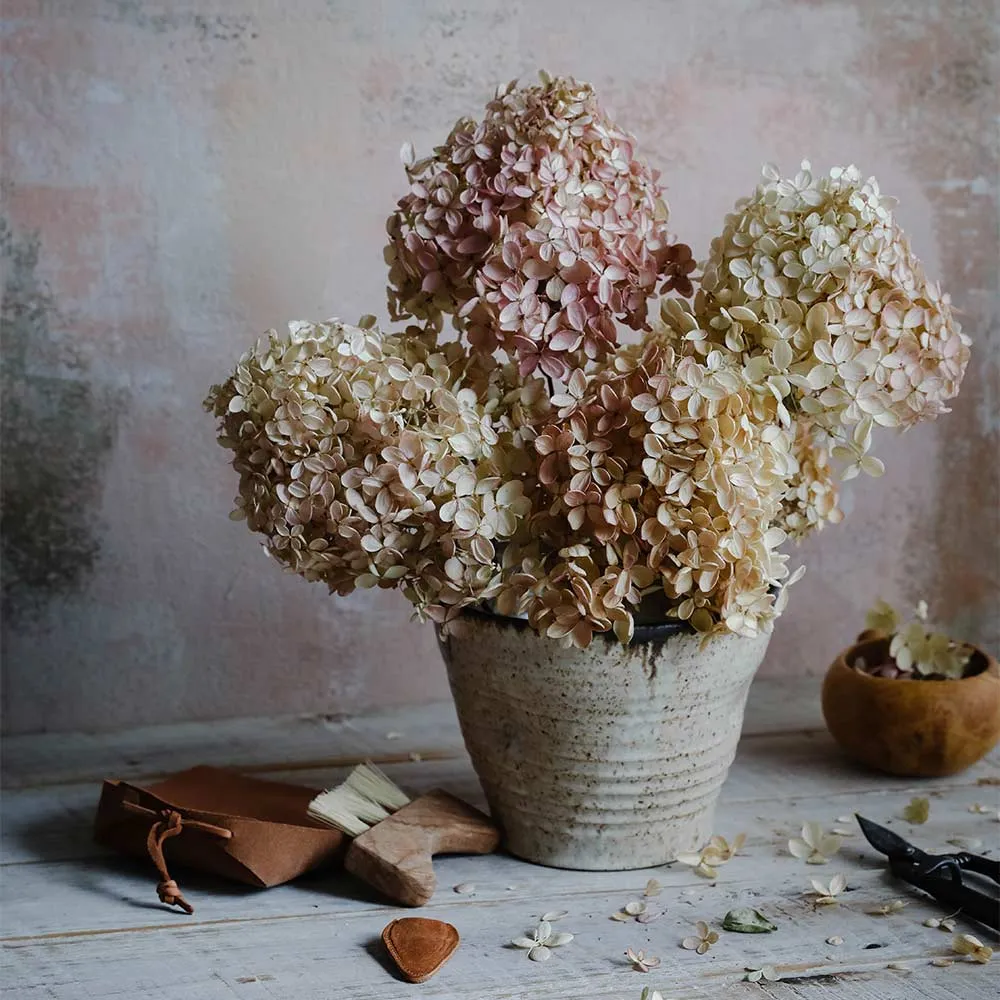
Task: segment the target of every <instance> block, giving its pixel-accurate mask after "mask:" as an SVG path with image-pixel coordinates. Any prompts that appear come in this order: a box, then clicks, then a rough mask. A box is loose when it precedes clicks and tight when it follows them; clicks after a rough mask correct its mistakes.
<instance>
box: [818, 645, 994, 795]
mask: <svg viewBox="0 0 1000 1000" xmlns="http://www.w3.org/2000/svg"><path fill="white" fill-rule="evenodd" d="M862 638H863V637H862ZM858 656H863V657H864V658H865V659H866V660H867V662H868V663H880V662H883V661H884V660H885V659H887V658H888V640H887V639H883V638H876V639H868V640H867V641H862V642H858V643H857V644H856V645H854V646H851V647H850V648H849V649H846V650H844V652H843V653H841V654H840V656H838V657H837V659H836V660H834V662H833V665H832V666H831V667H830V669H829V670H828V671H827V674H826V678H825V680H824V681H823V716H824V717H825V719H826V724H827V727H828V728H829V730H830V732H831V734H832V735H833V738H834V739H835V740H836V741H837V742H838V743H839V744H840V746H841V747H842V748H843V749H844V750H846V751H847V753H848V754H850V756H851V757H853V758H854V759H855V760H857V761H859V762H860V763H862V764H867V765H868V766H869V767H871V768H874V769H875V770H877V771H887V772H888V773H889V774H899V775H906V776H916V777H923V778H933V777H939V776H941V775H945V774H955V773H956V772H958V771H964V770H965V768H967V767H969V766H971V765H972V764H975V762H976V761H977V760H979V759H980V758H981V757H983V756H984V755H985V754H987V753H989V751H990V750H992V749H993V747H994V746H996V744H997V741H998V739H1000V667H998V666H997V661H996V660H994V659H993V657H991V656H989V655H987V654H986V653H984V652H983V651H982V650H980V649H976V650H975V652H974V653H973V655H972V673H971V675H970V676H967V677H963V678H962V679H961V680H946V681H924V680H898V679H892V678H886V677H872V676H871V675H869V674H865V673H862V672H861V671H860V670H855V669H854V667H852V666H850V664H852V663H853V662H854V660H855V658H856V657H858Z"/></svg>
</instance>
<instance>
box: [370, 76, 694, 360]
mask: <svg viewBox="0 0 1000 1000" xmlns="http://www.w3.org/2000/svg"><path fill="white" fill-rule="evenodd" d="M404 164H405V166H406V172H407V176H408V178H409V181H410V189H409V191H408V192H407V194H406V195H404V197H403V198H402V199H400V202H399V205H398V206H397V208H396V211H395V212H394V213H393V215H391V216H390V217H389V220H388V226H387V228H388V233H389V245H388V247H387V250H386V258H387V261H388V263H389V307H390V312H391V313H392V315H393V317H394V318H398V319H411V318H417V319H419V320H423V321H424V322H426V323H429V324H431V325H439V324H440V323H441V322H442V320H443V317H445V316H447V317H450V319H451V320H452V322H453V323H454V325H455V326H456V327H457V328H458V329H459V330H460V331H462V332H463V333H464V334H465V335H466V336H467V337H468V340H469V342H470V344H472V345H473V346H475V347H476V348H479V349H484V350H488V351H492V350H494V349H495V348H497V347H501V348H503V349H504V350H506V351H507V352H508V353H509V354H512V355H514V356H516V358H517V360H518V364H519V367H520V370H521V372H522V373H525V374H527V373H530V372H532V371H534V370H535V369H536V368H540V369H541V371H543V372H544V373H545V374H547V375H549V376H551V377H553V378H558V379H564V378H566V377H567V376H568V375H569V373H570V372H571V370H572V369H573V368H575V367H579V366H580V365H581V364H582V363H584V362H585V361H586V360H587V359H590V360H595V359H601V358H603V357H605V356H606V355H607V354H608V352H609V351H611V350H612V349H613V348H614V346H615V344H616V343H617V340H618V332H617V324H619V323H623V324H625V325H626V326H629V327H632V328H633V329H641V328H643V327H644V326H645V324H646V311H647V310H646V304H647V300H649V299H650V298H651V297H652V296H655V295H657V294H659V293H660V292H662V291H667V290H670V289H676V290H677V291H679V292H681V293H682V294H686V295H690V294H691V293H692V285H691V281H690V278H689V275H690V273H691V272H692V271H693V270H694V267H695V264H694V261H693V260H692V257H691V251H690V249H688V248H687V247H686V246H683V245H682V244H676V243H671V240H670V237H669V235H668V232H667V215H668V213H667V204H666V202H665V201H664V199H663V195H662V192H661V191H660V188H659V185H658V184H657V173H656V171H654V170H652V169H650V167H649V166H648V165H647V164H646V163H645V162H644V161H643V160H642V159H640V158H639V156H638V155H637V153H636V142H635V139H634V137H633V136H631V135H630V134H629V133H627V132H625V131H623V130H622V129H621V128H620V127H619V126H618V125H616V124H615V122H614V121H612V119H611V118H609V117H608V115H607V114H606V113H605V111H604V110H603V109H602V107H601V106H600V104H599V103H598V101H597V98H596V97H595V95H594V92H593V90H592V89H591V87H590V86H589V85H588V84H584V83H577V82H576V81H575V80H572V79H566V78H551V77H548V76H547V75H545V74H542V79H541V83H539V84H537V85H534V86H528V87H518V86H516V85H515V84H514V83H511V84H509V85H508V86H507V87H503V88H500V89H499V90H498V92H497V94H496V97H495V98H494V99H493V100H492V101H491V102H490V103H489V104H488V105H487V107H486V113H485V115H484V117H483V120H482V121H480V122H476V121H474V120H472V119H468V118H463V119H461V120H460V121H459V122H457V123H456V125H455V127H454V128H453V129H452V131H451V134H450V135H449V136H448V138H447V140H446V141H445V143H444V144H443V145H441V146H438V147H437V148H436V149H435V150H434V152H433V154H432V155H431V156H429V157H427V158H425V159H422V160H418V161H416V162H413V161H412V160H411V152H410V150H409V148H408V147H407V148H404Z"/></svg>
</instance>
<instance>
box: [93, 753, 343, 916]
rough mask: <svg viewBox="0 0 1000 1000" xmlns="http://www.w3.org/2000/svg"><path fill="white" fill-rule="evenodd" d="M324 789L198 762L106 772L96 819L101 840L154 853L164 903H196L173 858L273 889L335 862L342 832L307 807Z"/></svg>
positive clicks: (127, 850)
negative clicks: (137, 776)
mask: <svg viewBox="0 0 1000 1000" xmlns="http://www.w3.org/2000/svg"><path fill="white" fill-rule="evenodd" d="M317 794H319V789H313V788H304V787H302V786H300V785H288V784H284V783H282V782H277V781H263V780H261V779H260V778H250V777H247V776H246V775H242V774H237V773H236V772H234V771H227V770H224V769H222V768H217V767H204V766H203V767H193V768H191V769H190V770H187V771H181V772H180V773H178V774H174V775H171V776H170V777H169V778H166V779H164V780H163V781H159V782H157V783H155V784H152V785H147V786H144V787H142V786H139V785H134V784H131V783H130V782H127V781H119V780H116V779H108V780H106V781H105V782H104V787H103V788H102V790H101V799H100V803H99V804H98V807H97V818H96V821H95V824H94V837H95V839H96V840H97V842H98V843H99V844H102V845H104V846H105V847H110V848H112V849H113V850H116V851H121V852H123V853H125V854H133V855H138V856H141V857H146V856H148V857H149V858H150V859H151V860H152V861H153V864H154V865H156V868H157V870H158V871H159V874H160V883H159V885H158V886H157V893H158V895H159V897H160V900H161V902H164V903H167V904H168V905H171V906H178V907H180V908H181V909H183V910H184V911H185V912H187V913H192V912H194V909H193V907H192V906H191V905H190V904H189V903H188V902H187V900H185V899H184V896H183V895H182V894H181V891H180V889H179V888H178V887H177V883H176V882H175V881H174V880H173V879H172V878H171V877H170V874H169V872H168V870H167V862H168V860H169V862H170V864H171V865H175V864H176V865H178V866H184V867H187V868H191V869H196V870H198V871H203V872H211V873H212V874H215V875H220V876H222V877H223V878H227V879H232V880H233V881H236V882H243V883H245V884H247V885H253V886H257V887H259V888H267V887H268V886H272V885H280V884H281V883H282V882H287V881H289V879H293V878H295V877H296V876H297V875H301V874H303V873H304V872H307V871H310V870H311V869H313V868H318V867H319V866H320V865H323V864H326V863H328V862H332V861H334V860H335V859H338V858H339V857H340V855H341V849H342V847H343V845H344V840H345V838H344V835H343V834H342V833H341V832H340V831H339V830H335V829H333V828H332V827H328V826H324V825H322V824H321V823H319V822H317V821H315V820H313V819H311V818H310V817H309V815H308V814H307V812H306V809H307V808H308V806H309V803H310V801H311V800H312V799H313V798H314V797H315V796H316V795H317Z"/></svg>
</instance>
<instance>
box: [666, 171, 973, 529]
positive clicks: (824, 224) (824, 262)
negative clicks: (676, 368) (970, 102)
mask: <svg viewBox="0 0 1000 1000" xmlns="http://www.w3.org/2000/svg"><path fill="white" fill-rule="evenodd" d="M892 206H893V200H892V199H890V198H886V197H885V196H883V195H882V194H881V193H880V191H879V187H878V184H877V182H876V181H875V180H874V178H869V179H868V180H862V177H861V174H860V173H859V171H858V170H857V168H856V167H853V166H851V167H846V168H840V167H835V168H834V169H832V170H831V171H830V173H829V174H828V175H826V176H815V175H814V174H813V173H812V171H811V169H810V166H809V164H808V162H804V163H803V164H802V169H801V170H800V171H799V173H798V174H796V175H795V177H793V178H785V177H782V176H780V174H779V173H778V171H777V170H776V169H775V168H774V167H772V166H770V165H769V166H766V167H765V168H764V180H763V182H762V183H761V184H760V185H758V187H757V189H756V191H755V192H754V194H753V195H752V196H751V197H750V198H747V199H744V200H743V201H741V202H738V203H737V206H736V210H735V211H734V212H733V213H732V214H731V215H729V216H728V217H727V218H726V223H725V228H724V230H723V233H722V234H721V235H720V236H719V237H718V238H716V239H715V240H714V241H713V243H712V248H711V252H710V254H709V258H708V260H707V262H706V263H705V268H704V275H703V278H702V281H701V289H700V290H699V293H698V295H697V296H696V298H695V302H694V308H693V310H692V319H691V321H690V323H689V328H688V329H686V330H685V331H684V334H683V335H684V336H685V338H686V340H687V341H688V342H689V343H690V344H692V345H693V346H694V348H695V349H696V350H697V351H699V352H700V353H701V354H702V355H706V354H708V352H710V351H712V350H718V349H720V348H721V349H725V350H728V351H730V352H731V353H732V354H733V355H735V356H736V357H738V358H740V359H741V361H742V362H743V364H744V366H745V368H746V371H747V373H748V377H749V378H750V379H751V381H753V382H754V383H755V384H757V385H758V386H759V389H760V391H761V392H762V393H770V394H772V395H773V396H774V398H775V400H776V403H777V405H776V409H775V414H776V419H777V421H778V422H779V423H781V424H782V425H783V426H789V425H791V424H792V423H796V424H798V429H797V430H796V441H797V446H796V453H797V456H798V459H799V464H800V470H799V473H798V474H797V475H796V476H795V477H793V480H792V484H791V495H790V496H789V504H788V508H787V511H786V518H785V521H784V525H783V526H784V527H785V528H786V529H787V530H788V531H789V533H790V534H793V535H796V536H801V535H802V534H804V533H805V532H806V531H808V530H809V529H811V528H812V527H820V526H821V525H822V524H823V522H824V521H837V520H839V518H840V512H839V509H838V507H837V503H836V486H835V478H837V479H850V478H851V477H853V476H855V475H857V474H858V472H862V471H863V472H866V473H868V474H870V475H880V474H881V473H882V471H883V466H882V463H881V462H880V461H879V460H878V459H877V458H875V457H874V456H873V455H871V454H870V448H871V432H872V429H873V427H874V426H876V425H881V426H885V427H893V428H898V429H906V428H908V427H910V426H912V425H913V424H915V423H917V422H918V421H920V420H924V419H928V418H933V417H936V416H937V415H938V414H941V413H945V412H947V408H946V405H945V404H946V403H947V402H948V400H950V399H951V398H953V397H954V396H955V395H956V394H957V392H958V389H959V386H960V384H961V381H962V377H963V375H964V372H965V368H966V365H967V363H968V358H969V343H970V341H969V338H968V337H967V336H966V335H965V334H964V333H962V331H961V327H960V326H959V324H958V322H957V320H956V319H955V318H954V316H953V314H952V309H951V303H950V299H949V297H948V296H947V295H945V294H943V293H942V292H941V290H940V289H939V287H938V286H937V285H936V284H935V283H934V282H932V281H930V280H928V279H927V277H926V276H925V274H924V271H923V268H922V266H921V264H920V261H919V260H918V259H917V258H916V256H915V255H914V254H913V252H912V251H911V249H910V246H909V242H908V240H907V239H906V236H905V234H904V233H903V231H902V230H901V229H900V227H899V226H898V224H897V223H896V222H895V220H894V218H893V214H892ZM830 458H833V459H836V460H837V462H838V463H839V468H840V470H841V471H840V472H839V473H838V474H837V475H836V477H834V475H833V474H832V473H831V471H830V465H829V460H830Z"/></svg>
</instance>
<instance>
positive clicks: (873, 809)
mask: <svg viewBox="0 0 1000 1000" xmlns="http://www.w3.org/2000/svg"><path fill="white" fill-rule="evenodd" d="M449 786H450V787H451V786H452V783H450V782H449ZM727 790H728V789H727ZM737 790H738V788H737V786H736V785H734V786H733V792H736V791H737ZM981 791H983V789H978V788H975V787H972V788H970V787H959V788H955V789H952V790H947V791H944V790H941V791H939V792H938V793H937V794H932V796H931V801H932V807H931V818H930V820H929V821H928V822H927V823H926V824H924V825H923V826H922V827H919V828H913V827H911V826H910V825H909V824H907V823H905V822H904V821H902V820H900V819H899V816H900V814H901V812H902V809H903V806H904V805H905V804H906V802H907V801H908V800H909V798H910V790H909V789H899V790H895V791H891V790H881V789H880V790H870V791H868V792H864V793H852V794H850V795H844V796H830V795H828V794H819V795H817V794H812V795H804V796H801V797H797V798H795V799H794V800H789V799H773V800H766V799H764V798H760V797H756V798H737V797H734V795H733V794H726V792H724V794H723V798H722V801H721V803H720V806H719V810H718V814H717V822H716V829H717V830H719V831H720V832H721V833H723V834H724V835H726V836H729V837H732V836H733V835H735V834H736V833H737V832H740V831H745V832H746V833H747V834H748V838H747V845H746V848H745V853H744V855H743V856H740V857H739V858H737V859H735V860H734V861H733V862H731V863H730V864H729V865H728V866H726V867H725V868H723V869H722V870H721V881H720V886H719V887H718V888H720V889H721V891H722V892H723V893H726V894H732V893H738V892H741V891H744V890H746V891H750V890H754V889H756V888H760V889H761V891H763V890H764V888H765V887H766V891H767V892H768V893H772V894H774V895H775V896H776V897H788V898H795V899H798V898H799V897H800V894H801V893H802V892H803V891H804V890H806V889H808V888H809V881H808V880H809V878H810V877H825V878H827V879H829V877H830V876H831V875H832V874H835V873H836V872H838V871H842V872H844V874H846V875H847V876H848V879H849V881H850V882H851V884H852V886H854V887H856V888H857V889H858V890H859V891H860V890H861V889H863V888H865V889H871V887H872V886H874V887H875V888H876V889H877V891H878V892H880V893H882V894H883V895H884V894H885V893H886V892H887V891H889V890H887V889H886V886H885V884H884V880H883V878H882V872H883V866H882V864H881V862H880V861H878V860H877V859H876V857H875V856H874V855H873V854H872V853H871V852H870V851H868V850H867V847H866V845H864V843H863V841H862V839H861V838H860V836H854V837H852V838H848V839H846V840H845V845H844V848H843V849H842V851H841V853H840V854H839V855H837V856H836V858H834V859H833V860H832V861H831V863H830V865H828V866H826V867H823V868H820V867H814V866H805V865H803V864H802V863H801V862H800V861H797V860H796V859H794V858H792V857H791V856H790V855H789V854H788V851H787V840H788V837H789V836H790V835H795V834H797V832H798V828H799V827H800V826H801V824H802V823H803V821H805V820H817V821H821V822H823V823H825V824H826V825H827V826H828V827H832V826H834V825H836V820H837V817H838V816H840V815H842V814H846V813H850V812H852V811H854V810H858V811H862V812H864V813H866V814H868V815H871V816H872V817H873V818H877V819H879V820H881V821H883V822H888V823H889V824H891V825H893V826H896V827H897V828H898V829H900V830H901V831H902V832H904V833H905V834H906V835H908V836H911V837H913V839H915V840H917V841H918V842H920V843H923V844H926V845H928V846H929V847H934V848H935V849H946V843H945V842H946V840H947V839H948V838H949V837H954V836H959V835H961V836H965V837H978V838H979V839H981V840H982V841H983V844H984V846H983V849H984V850H986V851H989V850H996V849H998V848H1000V824H997V823H996V822H993V821H991V820H990V819H989V817H986V816H981V815H977V814H973V813H970V812H968V806H969V805H971V804H972V803H973V802H974V801H976V800H977V796H978V797H979V798H981V795H979V793H980V792H981ZM991 791H992V789H991ZM10 794H11V793H8V795H10ZM14 794H17V795H23V794H25V793H14ZM4 825H5V836H7V837H8V838H9V839H10V842H11V843H12V844H14V845H15V846H16V847H17V849H18V850H19V851H20V853H21V856H22V857H23V856H25V855H27V856H30V852H31V850H32V837H33V835H32V829H33V827H32V826H30V825H26V826H24V827H19V825H18V822H17V806H16V801H15V804H14V808H13V809H12V810H11V811H10V812H8V813H7V817H6V818H5V824H4ZM19 829H20V833H19V832H18V831H19ZM67 829H68V830H69V831H73V830H74V829H75V833H74V834H73V835H74V836H75V837H76V840H75V841H67V842H66V843H64V844H63V845H62V848H63V850H65V851H68V850H71V849H73V850H76V851H78V852H79V853H81V854H82V855H83V856H82V857H79V858H69V859H68V860H61V861H55V860H53V861H51V862H41V861H40V862H38V863H35V864H32V863H22V864H12V865H8V866H7V867H6V868H5V869H4V898H5V903H6V905H5V908H4V909H5V911H6V914H7V916H6V917H5V918H4V919H3V920H2V924H0V926H2V927H3V935H4V936H5V937H10V936H18V937H24V936H31V935H41V934H46V935H52V934H66V933H76V932H79V931H83V930H86V931H95V930H104V931H106V930H114V929H118V928H123V927H127V926H131V925H134V924H136V923H141V924H142V925H143V926H176V925H177V923H178V921H180V922H182V923H184V922H188V921H186V920H185V918H183V917H179V915H178V914H176V913H174V912H172V911H169V910H166V909H165V908H163V907H160V906H158V905H157V904H156V901H155V894H154V892H153V884H154V875H153V871H152V868H151V867H150V866H149V865H148V864H146V863H144V862H141V861H138V860H135V861H133V860H130V859H121V858H117V857H115V856H112V855H108V854H106V853H103V852H100V851H99V849H95V850H94V851H93V852H92V853H90V851H91V849H90V845H89V832H88V829H87V828H86V827H83V828H80V827H76V828H73V827H67ZM5 856H6V852H5ZM168 857H169V845H168ZM436 870H437V872H438V880H439V881H438V884H439V890H438V892H437V894H436V895H435V897H434V899H433V900H432V901H431V903H430V904H428V906H429V908H431V909H433V908H435V907H438V906H441V905H445V906H452V905H455V900H454V899H453V894H452V893H450V891H449V890H450V887H451V886H453V885H456V884H459V883H462V882H471V883H474V884H475V885H476V886H477V891H476V895H475V896H474V897H472V896H470V897H468V898H466V899H464V900H463V901H465V902H468V903H469V904H475V905H480V904H482V905H490V906H493V905H498V904H503V905H507V904H510V905H512V906H515V907H517V906H520V907H524V908H526V909H527V912H532V911H533V910H534V909H538V912H542V911H543V910H545V909H551V908H552V905H554V904H551V903H550V902H546V900H550V901H551V900H553V899H556V898H558V899H564V898H573V897H575V896H577V895H579V894H584V895H586V894H589V893H598V894H601V893H612V894H614V893H617V895H619V896H621V895H622V894H623V893H625V894H627V892H628V891H629V887H633V886H634V887H641V886H642V885H643V884H644V883H645V880H646V878H648V877H650V875H652V874H656V875H657V877H658V878H660V879H661V881H663V882H664V884H665V885H668V886H669V887H670V892H671V893H674V894H680V893H681V892H682V891H683V892H684V894H685V895H684V896H683V897H680V896H679V895H678V898H679V899H681V901H682V902H683V903H684V905H685V907H687V906H691V905H693V904H694V903H695V902H696V901H697V900H700V899H705V900H706V901H711V899H712V898H714V897H715V896H716V895H717V893H715V892H714V891H709V890H710V887H709V886H708V884H707V883H706V882H705V880H703V879H701V878H700V877H698V876H695V875H693V874H692V873H691V871H690V869H686V868H684V867H683V866H672V867H669V868H663V869H658V870H656V871H655V872H653V871H650V872H645V873H642V874H641V875H640V874H637V873H620V872H593V873H583V872H568V871H562V870H558V869H551V868H541V867H535V866H531V865H526V864H523V863H521V862H519V861H517V860H515V859H513V858H509V857H507V856H504V855H498V856H496V857H491V858H480V857H456V858H441V859H439V860H438V861H437V862H436ZM174 875H175V877H177V878H178V880H179V881H180V882H181V883H182V885H183V886H184V888H185V890H186V893H187V895H188V896H189V897H190V898H191V900H192V901H193V902H194V903H195V904H196V906H197V907H198V912H197V914H196V917H195V919H194V922H203V921H204V922H209V921H216V920H226V919H230V918H236V917H239V918H241V919H243V918H248V919H255V918H261V919H265V918H279V919H284V918H290V917H295V918H306V917H309V916H310V915H311V913H312V912H313V911H315V912H317V913H344V914H350V913H356V912H359V911H367V910H369V909H371V908H372V907H373V906H375V907H378V906H380V901H379V900H378V898H377V897H376V896H375V895H373V894H372V893H371V891H370V890H368V889H367V888H366V887H365V886H363V885H361V884H360V883H358V882H356V881H354V880H353V879H351V878H350V877H348V876H345V875H343V874H342V873H339V872H331V873H322V872H318V873H313V874H311V875H309V876H307V877H305V878H302V879H299V880H297V881H296V882H295V883H294V884H293V885H290V886H286V887H280V888H277V889H272V890H268V891H263V892H262V891H259V890H254V889H249V888H245V887H242V886H236V885H232V884H229V883H225V882H222V881H220V880H217V879H212V878H208V877H204V876H200V875H197V874H195V873H190V874H189V873H186V872H184V871H183V870H177V871H175V872H174ZM706 892H708V895H707V896H705V895H703V894H704V893H706ZM852 898H861V897H860V896H852ZM625 901H626V899H625V898H622V899H620V900H619V902H618V903H617V904H616V905H615V906H612V907H611V909H609V910H608V912H609V913H610V912H611V911H612V910H613V909H615V908H617V906H620V905H622V904H623V903H624V902H625ZM926 915H927V914H925V916H926ZM718 916H719V917H721V916H722V914H718Z"/></svg>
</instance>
